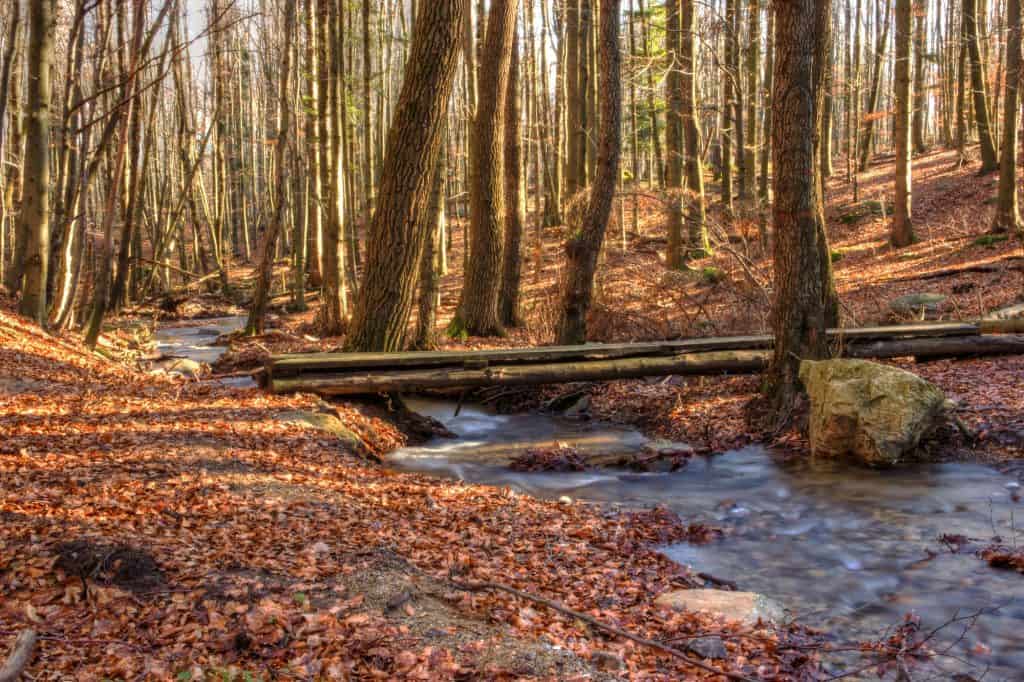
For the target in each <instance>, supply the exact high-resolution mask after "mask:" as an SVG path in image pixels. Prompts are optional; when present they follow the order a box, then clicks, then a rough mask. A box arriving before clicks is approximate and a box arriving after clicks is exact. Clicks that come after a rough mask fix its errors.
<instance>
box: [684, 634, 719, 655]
mask: <svg viewBox="0 0 1024 682" xmlns="http://www.w3.org/2000/svg"><path fill="white" fill-rule="evenodd" d="M686 648H687V649H688V650H689V651H690V652H692V653H695V654H697V655H698V656H700V657H701V658H708V659H718V660H722V659H724V658H725V657H726V656H728V655H729V652H728V651H726V650H725V642H723V641H722V638H721V637H698V638H697V639H693V640H690V643H689V644H687V645H686Z"/></svg>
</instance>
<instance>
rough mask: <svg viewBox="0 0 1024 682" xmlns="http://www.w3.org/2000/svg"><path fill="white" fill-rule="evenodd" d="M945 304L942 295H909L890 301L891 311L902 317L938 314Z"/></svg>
mask: <svg viewBox="0 0 1024 682" xmlns="http://www.w3.org/2000/svg"><path fill="white" fill-rule="evenodd" d="M945 302H946V297H945V296H943V295H942V294H907V295H906V296H899V297H898V298H894V299H893V300H891V301H889V309H890V310H892V311H893V312H894V313H899V314H901V315H920V314H922V313H937V312H939V311H940V310H941V309H942V304H943V303H945Z"/></svg>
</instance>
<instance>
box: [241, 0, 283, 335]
mask: <svg viewBox="0 0 1024 682" xmlns="http://www.w3.org/2000/svg"><path fill="white" fill-rule="evenodd" d="M294 35H295V3H294V2H286V3H285V11H284V40H283V44H282V45H281V73H280V74H279V76H278V93H277V118H278V124H277V135H276V140H275V144H274V168H275V172H276V174H277V178H276V180H277V182H276V192H275V195H274V213H273V215H272V216H271V218H270V223H269V224H268V225H267V229H266V230H265V231H264V232H263V236H262V238H261V239H260V246H259V262H258V263H257V265H256V291H255V293H254V294H253V300H252V306H251V308H250V309H249V319H248V320H247V321H246V323H245V333H246V334H248V335H249V336H255V335H257V334H262V333H263V331H264V326H265V325H266V318H267V300H268V299H269V298H270V278H271V276H272V275H273V271H274V253H275V251H276V248H277V239H278V236H279V235H280V234H281V232H283V230H284V227H283V223H284V222H285V209H286V207H285V203H286V201H287V196H286V194H285V189H286V188H287V186H288V169H287V168H286V167H285V166H286V161H287V152H288V146H289V144H290V140H289V136H290V135H291V102H289V94H290V93H289V91H288V87H289V86H288V81H289V76H290V75H291V71H292V40H293V38H294Z"/></svg>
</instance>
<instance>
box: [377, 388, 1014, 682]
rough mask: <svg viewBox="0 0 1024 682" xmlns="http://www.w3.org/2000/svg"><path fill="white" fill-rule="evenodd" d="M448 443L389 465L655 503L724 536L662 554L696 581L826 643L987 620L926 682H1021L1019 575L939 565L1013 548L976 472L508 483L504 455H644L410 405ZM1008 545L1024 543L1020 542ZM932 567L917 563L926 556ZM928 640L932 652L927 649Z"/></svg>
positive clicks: (626, 445)
mask: <svg viewBox="0 0 1024 682" xmlns="http://www.w3.org/2000/svg"><path fill="white" fill-rule="evenodd" d="M411 406H412V408H413V409H415V410H417V411H419V412H421V413H423V414H428V415H430V416H432V417H434V418H436V419H438V420H440V421H442V422H443V423H444V424H445V425H446V426H447V427H448V428H449V429H451V430H452V431H453V432H454V433H456V434H457V435H458V436H459V437H458V438H457V439H455V440H443V439H439V440H436V441H433V442H431V443H427V444H426V445H423V446H419V447H410V448H405V449H403V450H399V451H397V452H395V453H393V454H392V455H391V456H390V457H389V461H390V462H391V463H392V465H393V466H395V467H396V468H399V469H402V470H406V471H417V472H426V473H431V474H435V475H441V476H447V477H451V478H457V479H461V480H465V481H470V482H473V483H485V484H490V485H501V486H510V487H513V488H515V489H518V490H520V491H522V492H525V493H528V494H530V495H535V496H539V497H547V498H557V497H561V496H565V495H568V496H570V497H574V498H578V499H584V500H591V501H598V502H605V503H622V504H626V505H629V506H637V505H656V504H660V505H664V506H666V507H669V508H671V509H673V510H674V511H676V512H678V513H679V515H680V516H681V517H682V518H683V519H685V520H686V521H702V522H705V523H707V524H709V525H713V526H716V527H719V528H722V529H724V530H725V531H726V536H725V538H724V539H723V540H721V541H718V542H714V543H712V544H709V545H702V546H694V545H688V544H681V545H674V546H669V547H665V548H664V549H663V551H664V553H665V554H666V555H668V556H669V557H671V558H672V559H674V560H675V561H677V562H679V563H681V564H688V565H691V566H693V567H694V569H695V570H697V571H704V572H707V573H711V574H713V575H715V576H716V577H720V578H726V579H729V580H733V581H735V582H737V583H738V584H739V586H740V588H741V589H745V590H751V591H754V592H760V593H763V594H765V595H767V596H769V597H772V598H774V599H776V600H778V601H780V602H781V603H782V604H783V605H785V606H786V607H787V608H788V609H789V610H790V612H791V613H792V614H793V615H795V616H797V617H798V618H799V619H800V620H801V622H803V623H804V624H807V625H812V626H817V627H821V628H823V629H827V630H829V631H830V632H831V633H833V634H834V635H835V636H836V638H837V640H838V641H840V642H843V641H853V640H859V639H865V638H878V637H879V636H880V635H882V634H884V633H885V632H886V630H887V628H890V627H892V626H894V625H896V624H898V623H900V622H901V621H902V619H903V618H904V615H905V614H907V613H915V614H917V615H918V616H920V619H921V626H922V629H924V630H929V629H931V628H935V627H938V626H940V625H942V624H943V623H946V622H947V621H948V620H950V619H953V618H956V617H957V616H966V615H968V614H972V613H975V612H977V611H979V610H986V613H985V614H984V615H982V616H980V617H979V618H978V619H977V621H976V622H974V624H973V625H972V626H971V627H970V629H969V630H968V632H967V633H966V635H964V636H963V637H962V639H960V641H959V642H957V641H956V640H958V639H959V638H961V633H962V632H963V630H964V625H966V624H961V625H959V626H953V625H951V626H949V627H948V628H947V629H945V630H943V631H942V632H941V633H940V634H939V635H938V636H937V639H938V640H939V641H940V642H941V643H940V644H938V645H937V646H938V648H940V649H942V648H944V646H945V644H946V643H948V645H950V646H952V649H950V651H949V653H950V654H951V655H952V656H956V657H957V658H959V659H962V660H957V659H955V658H951V657H945V658H942V659H939V660H938V661H937V662H936V664H935V666H937V667H935V668H934V669H932V670H931V672H932V673H939V671H943V672H942V673H940V674H941V675H942V676H941V677H940V679H948V676H946V673H952V672H970V673H971V674H972V675H973V676H975V677H977V678H979V679H981V678H982V673H983V672H985V671H986V670H987V674H985V675H984V679H987V680H991V679H997V680H1004V679H1005V680H1024V576H1021V575H1019V574H1016V573H1012V572H1006V571H999V570H996V569H992V568H990V567H989V566H988V565H987V564H986V563H985V562H983V561H981V560H979V559H978V558H976V557H975V556H973V555H971V554H952V553H950V552H949V551H948V550H947V549H946V548H945V547H944V546H943V545H942V543H941V542H939V540H938V537H939V536H940V535H942V534H947V533H948V534H961V535H966V536H968V537H971V538H977V539H979V540H983V541H985V542H986V543H987V541H988V540H989V539H990V538H991V537H992V536H993V535H999V536H1002V538H1003V539H1004V541H1005V542H1007V543H1012V542H1013V539H1014V537H1015V534H1016V530H1015V527H1014V526H1015V524H1014V521H1013V518H1012V516H1013V513H1014V510H1015V509H1016V510H1018V511H1019V512H1021V513H1020V514H1019V516H1020V522H1021V524H1022V525H1024V509H1022V505H1020V504H1017V503H1015V502H1013V500H1012V499H1011V494H1012V493H1013V491H1014V490H1016V489H1017V487H1018V486H1019V483H1018V482H1017V480H1016V479H1015V478H1012V477H1010V476H1005V475H1003V474H1000V473H999V472H998V471H996V470H994V469H992V468H991V467H988V466H982V465H977V464H963V463H951V464H936V465H928V466H915V467H908V468H901V469H897V470H890V471H872V470H865V469H862V468H854V467H851V466H844V465H842V464H837V463H834V462H833V463H822V462H812V461H810V460H809V459H808V458H799V459H794V458H789V459H788V460H783V459H781V458H779V457H776V456H773V454H772V453H770V452H769V451H768V450H766V449H765V448H762V447H750V448H746V449H743V450H738V451H735V452H729V453H726V454H724V455H719V456H716V457H711V458H695V459H694V460H693V461H691V463H690V464H689V465H688V466H687V467H686V468H684V469H683V470H681V471H678V472H675V473H641V474H638V473H626V472H619V471H611V470H604V471H588V472H581V473H521V472H515V471H512V470H510V469H509V468H508V467H507V466H506V462H507V461H508V458H509V457H510V456H511V455H514V454H515V453H516V452H519V451H522V450H524V449H528V448H531V447H538V446H549V445H554V444H556V443H559V442H562V443H567V444H569V445H572V446H575V447H577V448H579V449H580V450H582V451H587V452H626V451H632V450H635V449H636V448H639V447H641V446H642V445H643V444H644V443H645V439H644V437H643V436H642V434H640V433H638V432H636V431H634V430H630V429H625V428H619V427H613V426H609V425H602V424H595V423H587V422H579V421H575V420H567V419H561V418H557V417H550V416H545V415H537V414H530V415H497V414H492V413H490V412H488V411H486V410H483V409H479V408H476V407H463V409H462V411H461V412H460V414H459V416H458V417H455V416H454V406H453V405H451V404H447V403H438V402H430V401H413V403H412V405H411ZM1017 539H1018V541H1020V542H1024V533H1020V535H1019V537H1018V538H1017ZM929 551H931V552H935V553H936V555H935V556H934V557H933V558H931V559H930V560H926V559H927V557H928V556H929V554H928V552H929ZM933 641H935V640H933Z"/></svg>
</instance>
